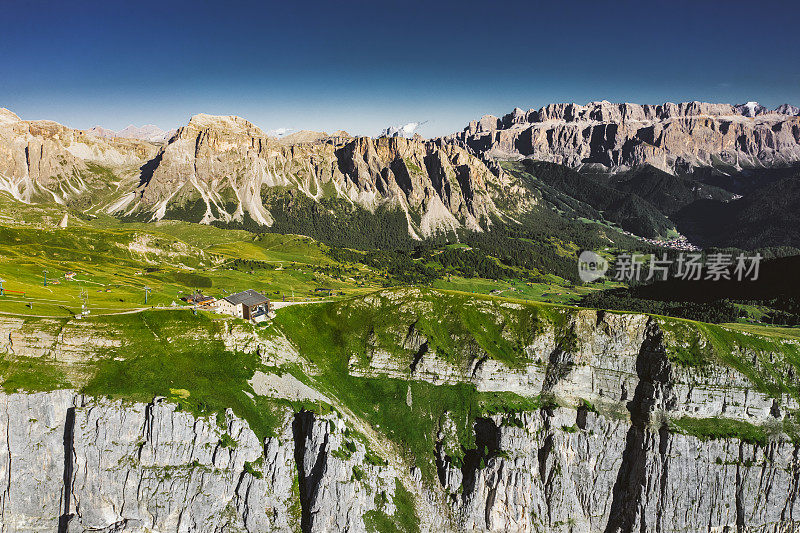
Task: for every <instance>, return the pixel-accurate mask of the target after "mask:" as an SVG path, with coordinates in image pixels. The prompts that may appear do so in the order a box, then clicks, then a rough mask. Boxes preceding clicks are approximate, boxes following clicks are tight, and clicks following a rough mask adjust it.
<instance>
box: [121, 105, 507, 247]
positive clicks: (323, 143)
mask: <svg viewBox="0 0 800 533" xmlns="http://www.w3.org/2000/svg"><path fill="white" fill-rule="evenodd" d="M495 172H496V174H493V173H492V172H491V171H490V170H489V169H488V168H487V167H486V166H485V165H484V164H483V163H482V162H481V161H479V160H478V159H477V158H476V157H474V156H470V155H468V154H467V152H466V151H465V150H463V149H460V148H457V147H455V146H452V145H443V144H436V143H432V142H422V141H415V140H407V139H369V138H364V137H361V138H356V139H353V140H350V139H347V138H344V137H326V138H324V139H316V140H314V142H309V143H298V144H293V145H287V144H286V143H285V142H279V141H278V140H276V139H273V138H271V137H267V136H266V135H264V133H263V132H261V130H260V129H258V128H257V127H255V126H254V125H253V124H251V123H250V122H247V121H246V120H244V119H241V118H239V117H218V116H210V115H197V116H195V117H193V118H192V119H191V121H190V122H189V124H188V125H187V126H185V127H183V128H181V129H180V130H179V131H178V133H177V135H176V136H175V137H174V138H173V139H172V140H171V141H170V142H169V143H168V144H167V145H165V146H164V147H163V148H162V149H161V151H160V152H159V153H158V154H157V155H156V156H155V158H154V159H153V160H152V161H150V162H149V163H148V165H147V166H146V167H145V168H144V170H143V173H142V175H141V186H140V187H139V188H138V189H137V190H136V191H135V192H131V193H130V194H128V195H127V196H126V197H124V199H123V201H121V202H119V203H117V204H115V205H114V206H113V208H112V209H111V211H112V212H115V213H118V214H123V213H124V214H133V213H146V214H148V215H149V216H151V218H152V219H160V218H162V217H164V216H165V215H166V213H167V211H168V210H171V209H174V208H176V207H182V206H187V205H199V206H200V211H202V219H201V221H202V222H204V223H210V222H213V221H222V222H230V221H241V220H242V219H243V217H244V216H245V215H247V216H249V217H250V218H252V219H253V220H254V221H256V222H257V223H259V224H263V225H271V224H272V220H273V219H272V215H271V214H270V212H269V209H268V207H267V206H266V205H265V204H264V198H263V197H262V194H268V193H269V192H270V191H276V190H286V189H289V190H293V191H297V192H299V193H301V194H302V195H305V196H306V197H308V198H309V199H311V200H313V201H320V200H322V199H323V198H328V199H339V200H343V201H345V203H347V204H351V205H356V206H359V207H362V208H365V209H368V210H370V211H374V210H375V209H376V208H378V207H380V206H383V205H387V206H391V207H393V208H398V209H401V210H402V211H404V212H405V213H406V214H407V219H408V225H409V233H410V234H411V235H412V236H415V237H418V236H428V235H431V234H433V233H436V232H439V231H442V230H452V229H456V228H460V227H467V228H470V229H474V230H480V229H481V227H482V226H485V225H486V224H487V223H489V217H490V216H491V215H493V214H499V212H498V210H497V208H496V207H495V205H494V202H493V197H495V196H497V195H500V194H501V193H502V192H503V187H504V186H505V185H508V184H510V182H511V178H510V177H508V176H505V175H503V174H502V172H501V171H500V170H499V169H497V170H495Z"/></svg>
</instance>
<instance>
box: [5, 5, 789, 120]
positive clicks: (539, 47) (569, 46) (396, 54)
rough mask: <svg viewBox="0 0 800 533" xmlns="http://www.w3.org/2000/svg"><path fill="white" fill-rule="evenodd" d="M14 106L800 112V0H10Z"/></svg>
mask: <svg viewBox="0 0 800 533" xmlns="http://www.w3.org/2000/svg"><path fill="white" fill-rule="evenodd" d="M0 10H1V11H2V14H3V22H2V26H3V31H2V32H1V33H0V107H7V108H9V109H11V110H12V111H14V112H16V113H17V114H19V115H20V116H22V117H23V118H26V119H39V118H49V119H53V120H57V121H59V122H61V123H63V124H66V125H68V126H72V127H75V128H88V127H91V126H93V125H95V124H100V125H102V126H105V127H108V128H112V129H120V128H123V127H125V126H127V125H128V124H130V123H134V124H137V125H141V124H145V123H152V124H156V125H158V126H160V127H162V128H165V129H167V128H171V127H175V126H179V125H182V124H185V123H186V121H187V120H188V119H189V117H190V116H191V115H193V114H195V113H201V112H204V113H212V114H236V115H240V116H243V117H245V118H247V119H249V120H251V121H252V122H254V123H255V124H257V125H258V126H260V127H261V128H262V129H264V130H271V129H277V128H292V129H315V130H325V131H329V132H331V131H334V130H337V129H345V130H347V131H349V132H350V133H353V134H363V135H376V134H377V133H378V132H379V131H380V129H382V128H383V127H386V126H389V125H392V124H400V123H404V122H410V121H425V120H427V121H428V123H427V124H425V125H424V126H423V127H422V129H421V133H423V134H424V135H426V136H434V135H441V134H447V133H451V132H453V131H457V130H460V129H462V128H463V127H464V126H465V125H466V124H467V122H469V120H471V119H475V118H478V117H480V116H481V115H484V114H495V115H502V114H504V113H507V112H509V111H510V110H511V109H513V108H514V107H515V106H519V107H522V108H525V109H527V108H538V107H541V106H542V105H546V104H548V103H551V102H578V103H586V102H588V101H591V100H602V99H607V100H611V101H633V102H639V103H661V102H664V101H686V100H704V101H718V102H731V103H740V102H744V101H746V100H758V101H760V102H761V103H762V104H764V105H767V106H769V107H775V106H777V105H778V104H781V103H784V102H789V103H794V104H795V105H800V44H799V43H800V41H798V39H797V20H798V18H800V3H798V2H796V1H795V2H770V1H761V2H757V3H753V2H747V3H746V2H737V1H728V2H711V1H703V0H694V1H692V2H679V1H673V2H644V1H638V2H626V1H601V0H596V1H593V2H559V3H557V4H556V3H555V2H554V3H552V4H543V3H542V4H540V3H536V2H532V1H526V2H490V1H484V2H471V1H469V0H462V1H452V2H451V1H442V2H436V1H433V0H428V1H424V2H417V1H413V0H404V1H402V2H391V1H381V0H373V1H370V2H362V1H347V0H341V1H338V2H334V1H328V2H316V1H306V2H302V1H294V2H292V1H288V2H287V1H283V2H236V1H228V2H223V1H217V2H182V1H163V0H162V1H160V2H148V1H145V0H139V1H135V2H130V1H128V2H113V1H108V0H107V1H103V2H92V1H74V2H52V3H50V2H37V1H16V2H4V3H3V5H2V6H0Z"/></svg>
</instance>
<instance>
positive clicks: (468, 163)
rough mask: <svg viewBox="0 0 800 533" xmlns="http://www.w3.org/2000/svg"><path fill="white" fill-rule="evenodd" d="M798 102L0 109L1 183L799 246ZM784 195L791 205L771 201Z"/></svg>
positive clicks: (302, 210) (110, 203) (245, 208)
mask: <svg viewBox="0 0 800 533" xmlns="http://www.w3.org/2000/svg"><path fill="white" fill-rule="evenodd" d="M798 113H800V110H798V108H796V107H794V106H790V105H782V106H780V107H778V108H777V109H775V110H769V109H767V108H765V107H763V106H761V105H759V104H757V103H756V102H748V103H747V104H743V105H737V106H734V105H729V104H710V103H701V102H688V103H681V104H672V103H667V104H662V105H638V104H629V103H625V104H612V103H609V102H605V101H603V102H592V103H589V104H587V105H585V106H581V105H576V104H552V105H548V106H545V107H543V108H541V109H539V110H529V111H527V112H525V111H522V110H521V109H518V108H517V109H515V110H514V111H513V112H512V113H509V114H508V115H505V116H504V117H502V118H497V117H493V116H490V115H487V116H484V117H483V118H481V119H480V120H477V121H473V122H471V123H470V124H469V125H468V126H467V127H466V128H465V129H464V130H463V131H461V132H459V133H456V134H453V135H450V136H446V137H443V138H438V139H432V140H425V139H422V138H421V137H420V136H418V135H416V136H414V137H413V138H404V136H403V135H399V134H396V135H387V136H383V137H379V138H369V137H352V136H350V135H349V134H347V133H346V132H343V131H339V132H335V133H334V134H332V135H329V134H327V133H324V132H311V131H300V132H296V133H293V134H291V135H285V136H283V137H281V138H276V137H272V136H270V135H267V134H265V133H264V132H263V131H262V130H261V129H260V128H258V127H257V126H255V125H254V124H252V123H251V122H249V121H247V120H245V119H243V118H240V117H235V116H213V115H206V114H198V115H195V116H194V117H192V118H191V120H189V122H188V123H187V124H186V125H185V126H183V127H181V128H179V129H178V130H177V131H174V132H164V131H162V130H160V129H159V128H157V127H155V126H144V127H142V128H136V127H134V126H129V127H128V128H125V129H124V130H121V131H120V132H110V131H108V130H104V129H103V128H100V127H95V128H92V129H91V130H89V131H82V130H74V129H71V128H67V127H65V126H62V125H60V124H58V123H55V122H52V121H25V120H22V119H20V118H19V117H18V116H17V115H15V114H14V113H12V112H11V111H8V110H6V109H2V110H0V191H5V192H6V193H8V194H9V195H10V196H12V197H13V198H15V199H16V200H18V201H21V202H26V203H56V204H61V205H64V206H66V207H68V208H72V209H79V210H80V211H84V212H86V213H87V214H91V213H95V214H97V213H100V212H103V213H106V214H111V215H113V216H116V217H120V218H122V219H130V220H140V221H154V220H160V219H164V218H176V219H183V220H188V221H192V222H201V223H206V224H215V225H223V226H230V227H241V228H245V229H251V230H254V231H264V230H269V229H270V228H272V227H274V226H275V224H276V223H278V224H279V225H281V224H282V230H283V231H287V230H288V229H290V228H287V227H286V226H287V225H291V224H292V223H293V222H291V221H293V220H294V221H297V220H300V219H301V218H304V217H305V218H310V217H316V218H314V220H322V219H324V220H325V222H319V224H322V225H326V226H335V225H336V224H344V223H345V221H346V220H351V219H352V216H355V215H353V213H355V214H356V215H357V216H358V217H364V219H365V220H368V219H373V220H374V221H375V223H376V224H381V223H385V220H386V218H385V217H390V218H391V219H392V221H393V222H392V228H393V230H392V231H395V230H397V231H400V232H402V233H404V234H405V235H406V237H407V238H410V239H412V240H424V239H427V238H431V237H436V236H441V235H451V236H456V237H457V236H458V235H459V234H460V233H462V232H485V231H488V230H491V229H492V228H496V227H498V225H500V226H502V225H508V224H511V225H514V224H521V223H523V219H525V218H526V216H527V215H528V214H529V213H532V212H534V211H541V210H548V211H549V212H551V214H554V216H559V217H566V218H569V219H571V220H576V221H578V220H585V219H589V220H596V221H599V222H602V223H607V224H611V225H612V226H616V227H618V228H620V229H623V230H626V231H628V232H630V233H633V234H636V235H639V236H642V237H647V238H665V237H674V236H675V235H677V234H678V233H682V234H684V235H689V236H691V238H692V239H693V240H694V241H695V242H697V243H699V244H701V245H705V246H713V245H725V246H736V245H740V246H745V247H748V248H754V247H759V246H795V247H800V238H799V237H798V236H797V235H795V234H794V233H792V232H790V231H786V230H785V229H782V228H781V225H782V222H781V220H782V218H781V213H780V212H778V211H780V210H782V209H784V208H786V207H785V206H789V207H791V206H792V205H795V204H796V203H798V198H797V197H796V196H795V195H797V194H798V193H797V192H796V191H797V187H795V186H794V183H795V182H793V181H791V180H794V179H796V177H797V176H798V173H797V165H799V164H800V116H798ZM520 160H522V161H520ZM785 180H790V181H789V182H785ZM773 188H777V189H774V190H773ZM777 194H782V195H784V196H782V197H781V202H772V203H766V202H765V201H764V200H763V199H764V198H771V197H774V196H776V195H777ZM786 195H788V196H786ZM782 206H783V207H782ZM761 208H763V209H766V212H764V213H761V214H760V215H759V216H756V215H755V214H754V213H755V212H756V211H758V210H759V209H761ZM287 211H290V212H291V213H290V214H291V216H287ZM740 212H741V213H744V214H743V215H741V217H738V218H737V213H740ZM348 213H349V214H350V215H347V216H340V215H341V214H348ZM723 214H724V218H723V219H720V220H724V221H731V220H740V224H739V225H738V226H737V227H736V232H728V231H726V229H725V228H726V226H725V224H724V223H722V222H719V223H714V222H713V221H710V220H709V218H710V217H712V216H723ZM348 216H349V217H350V218H347V217H348ZM337 217H338V218H337ZM276 221H277V222H276ZM382 221H383V222H382ZM751 223H752V224H756V223H757V224H758V225H757V227H756V226H753V227H750V226H751ZM401 227H402V229H397V228H401ZM720 228H722V229H720ZM317 230H319V231H320V232H321V231H322V229H320V228H317ZM310 231H315V230H314V229H313V228H312V230H310ZM325 231H328V232H330V231H331V228H330V227H328V228H325ZM734 233H735V236H732V235H734Z"/></svg>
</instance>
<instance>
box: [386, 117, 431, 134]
mask: <svg viewBox="0 0 800 533" xmlns="http://www.w3.org/2000/svg"><path fill="white" fill-rule="evenodd" d="M427 122H428V121H427V120H426V121H425V122H408V123H406V124H403V125H400V126H389V127H388V128H386V129H385V130H383V131H382V132H381V134H380V135H379V137H403V138H405V139H410V138H412V137H413V136H414V131H415V130H416V129H417V128H419V127H420V126H422V125H423V124H425V123H427Z"/></svg>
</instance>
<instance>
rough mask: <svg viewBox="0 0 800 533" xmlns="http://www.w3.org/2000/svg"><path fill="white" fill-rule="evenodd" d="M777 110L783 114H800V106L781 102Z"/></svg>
mask: <svg viewBox="0 0 800 533" xmlns="http://www.w3.org/2000/svg"><path fill="white" fill-rule="evenodd" d="M775 112H776V113H778V114H781V115H789V116H794V117H796V116H798V115H800V107H797V106H794V105H790V104H781V105H779V106H778V107H776V108H775Z"/></svg>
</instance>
